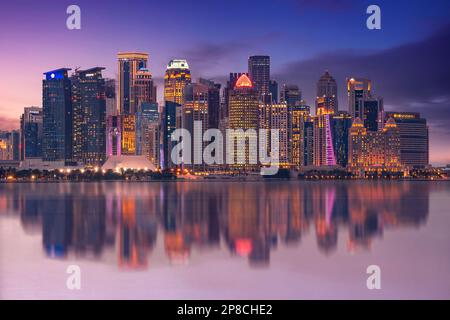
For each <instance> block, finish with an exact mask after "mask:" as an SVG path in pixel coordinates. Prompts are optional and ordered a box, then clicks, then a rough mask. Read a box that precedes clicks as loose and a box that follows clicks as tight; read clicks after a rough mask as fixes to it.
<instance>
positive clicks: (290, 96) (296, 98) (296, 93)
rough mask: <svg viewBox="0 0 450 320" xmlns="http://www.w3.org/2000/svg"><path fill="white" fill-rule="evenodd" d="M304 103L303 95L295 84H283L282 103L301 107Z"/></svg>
mask: <svg viewBox="0 0 450 320" xmlns="http://www.w3.org/2000/svg"><path fill="white" fill-rule="evenodd" d="M301 101H302V93H301V91H300V89H299V87H298V86H297V85H295V84H283V88H282V90H281V102H286V103H287V104H288V106H299V105H300V103H301Z"/></svg>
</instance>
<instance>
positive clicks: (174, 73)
mask: <svg viewBox="0 0 450 320" xmlns="http://www.w3.org/2000/svg"><path fill="white" fill-rule="evenodd" d="M190 83H191V71H190V70H189V65H188V63H187V61H186V60H178V59H176V60H170V62H169V64H168V65H167V68H166V73H165V75H164V101H170V102H175V103H177V104H179V105H181V104H183V89H184V87H185V86H186V85H188V84H190Z"/></svg>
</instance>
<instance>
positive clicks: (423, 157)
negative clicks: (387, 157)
mask: <svg viewBox="0 0 450 320" xmlns="http://www.w3.org/2000/svg"><path fill="white" fill-rule="evenodd" d="M389 118H393V119H394V120H395V123H396V124H397V126H398V129H399V133H400V161H401V163H402V165H404V166H407V167H419V168H420V167H425V166H427V165H428V164H429V136H428V126H427V120H426V119H424V118H421V117H420V113H416V112H385V119H386V120H388V119H389Z"/></svg>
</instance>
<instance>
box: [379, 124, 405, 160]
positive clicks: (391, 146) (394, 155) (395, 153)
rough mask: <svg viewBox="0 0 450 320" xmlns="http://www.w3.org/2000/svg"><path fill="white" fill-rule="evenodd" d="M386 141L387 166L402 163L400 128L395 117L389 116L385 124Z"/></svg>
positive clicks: (385, 155)
mask: <svg viewBox="0 0 450 320" xmlns="http://www.w3.org/2000/svg"><path fill="white" fill-rule="evenodd" d="M383 134H384V137H385V141H384V158H385V159H384V165H385V166H386V167H390V168H392V167H398V166H400V164H401V154H400V152H401V140H400V139H401V138H400V129H399V128H398V125H397V123H396V122H395V120H394V119H393V118H389V119H388V120H387V121H386V123H385V124H384V126H383Z"/></svg>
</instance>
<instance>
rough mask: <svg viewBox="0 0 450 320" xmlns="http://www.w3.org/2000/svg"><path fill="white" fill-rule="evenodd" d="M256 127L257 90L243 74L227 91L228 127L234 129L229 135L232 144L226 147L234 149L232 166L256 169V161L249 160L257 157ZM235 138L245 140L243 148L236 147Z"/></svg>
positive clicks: (257, 125)
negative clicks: (241, 162)
mask: <svg viewBox="0 0 450 320" xmlns="http://www.w3.org/2000/svg"><path fill="white" fill-rule="evenodd" d="M258 127H259V102H258V92H257V91H256V89H255V87H254V85H253V83H252V81H251V80H250V79H249V77H248V76H247V75H245V74H243V75H241V76H240V77H239V79H238V80H237V81H236V84H235V86H234V89H233V90H231V91H230V92H229V128H230V129H233V130H236V131H235V133H234V134H233V135H231V137H230V138H231V140H232V141H233V142H232V145H231V146H227V149H228V148H230V149H229V150H232V151H234V152H233V155H234V159H233V160H234V161H233V162H234V163H235V165H233V166H232V167H233V168H235V169H238V170H244V171H247V170H254V169H256V167H257V165H256V163H250V162H253V161H251V160H256V161H255V162H257V159H258V156H257V155H258V141H257V130H258ZM247 130H249V131H248V132H246V131H247ZM237 140H238V141H243V142H245V145H244V147H243V148H238V144H237V143H236V141H237ZM238 159H242V160H244V163H243V164H237V162H238Z"/></svg>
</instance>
